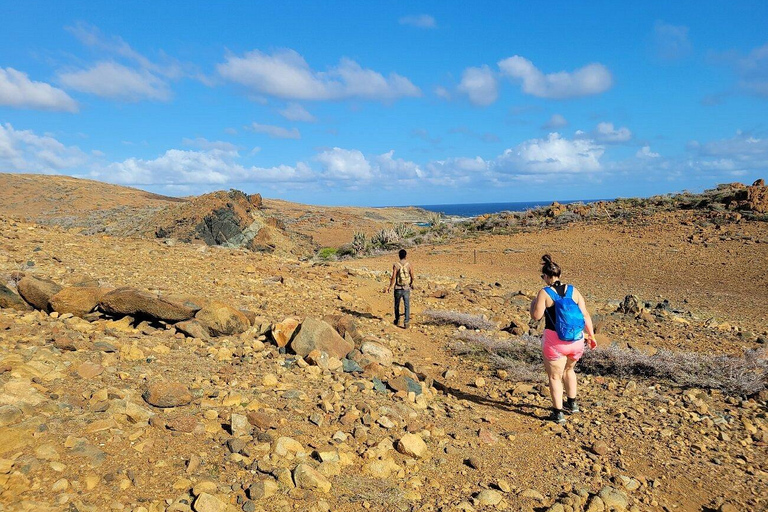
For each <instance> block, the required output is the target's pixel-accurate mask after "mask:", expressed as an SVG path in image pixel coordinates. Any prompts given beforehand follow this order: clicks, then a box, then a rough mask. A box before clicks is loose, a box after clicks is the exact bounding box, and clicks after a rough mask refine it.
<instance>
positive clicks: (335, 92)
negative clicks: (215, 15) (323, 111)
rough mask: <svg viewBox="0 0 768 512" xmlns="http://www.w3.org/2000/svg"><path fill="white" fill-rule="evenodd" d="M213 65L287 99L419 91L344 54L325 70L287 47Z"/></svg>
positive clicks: (248, 84)
mask: <svg viewBox="0 0 768 512" xmlns="http://www.w3.org/2000/svg"><path fill="white" fill-rule="evenodd" d="M216 69H217V71H218V73H219V75H221V77H222V78H224V79H225V80H228V81H230V82H233V83H237V84H240V85H242V86H245V87H247V88H248V89H250V90H251V91H252V92H255V93H258V94H264V95H267V96H274V97H277V98H283V99H288V100H338V99H345V98H362V99H369V100H394V99H398V98H402V97H408V96H411V97H413V96H420V95H421V90H420V89H419V88H418V87H416V86H415V85H413V84H412V83H411V81H410V80H408V79H407V78H405V77H404V76H401V75H398V74H397V73H390V74H389V76H387V77H385V76H384V75H382V74H381V73H378V72H376V71H373V70H372V69H366V68H363V67H361V66H360V65H359V64H358V63H357V62H355V61H353V60H351V59H347V58H342V59H341V60H340V61H339V64H338V65H337V66H335V67H332V68H330V69H329V70H328V71H322V72H321V71H315V70H313V69H312V68H310V66H309V64H307V62H306V61H305V60H304V57H302V56H301V55H300V54H299V53H297V52H296V51H294V50H290V49H283V50H278V51H275V52H273V53H272V54H267V53H263V52H260V51H258V50H253V51H251V52H247V53H245V54H244V55H243V56H237V55H227V56H226V58H225V61H224V62H222V63H220V64H218V65H217V66H216Z"/></svg>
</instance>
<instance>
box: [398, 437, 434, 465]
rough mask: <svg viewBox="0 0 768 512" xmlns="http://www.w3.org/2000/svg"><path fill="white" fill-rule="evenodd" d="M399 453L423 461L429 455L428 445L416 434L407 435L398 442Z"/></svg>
mask: <svg viewBox="0 0 768 512" xmlns="http://www.w3.org/2000/svg"><path fill="white" fill-rule="evenodd" d="M396 448H397V451H398V452H400V453H402V454H403V455H408V456H409V457H414V458H416V459H421V458H423V457H425V456H426V455H427V443H425V442H424V440H423V439H422V438H421V437H419V436H417V435H416V434H405V435H404V436H403V437H401V438H400V440H399V441H398V442H397V446H396Z"/></svg>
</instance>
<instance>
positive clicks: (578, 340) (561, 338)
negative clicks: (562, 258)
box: [531, 254, 597, 423]
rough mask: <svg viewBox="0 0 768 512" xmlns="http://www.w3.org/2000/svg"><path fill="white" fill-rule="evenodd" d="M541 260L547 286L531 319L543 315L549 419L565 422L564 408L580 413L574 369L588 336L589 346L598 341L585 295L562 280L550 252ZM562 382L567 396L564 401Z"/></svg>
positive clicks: (542, 277) (537, 300) (593, 345)
mask: <svg viewBox="0 0 768 512" xmlns="http://www.w3.org/2000/svg"><path fill="white" fill-rule="evenodd" d="M541 261H542V267H541V279H543V280H544V282H545V283H546V286H545V287H544V288H542V289H541V290H539V293H538V295H537V296H536V298H535V299H534V300H533V302H531V318H533V319H534V320H541V317H544V322H545V326H544V335H543V336H542V339H541V350H542V355H543V359H544V369H545V370H546V371H547V376H548V377H549V394H550V396H551V397H552V415H551V416H550V419H551V420H552V421H555V422H557V423H564V422H565V416H564V415H563V409H565V411H566V412H568V413H576V412H579V406H578V404H577V403H576V372H575V371H574V368H575V366H576V361H578V360H579V359H580V358H581V356H582V355H583V354H584V340H585V335H586V340H587V341H588V343H589V347H590V348H595V347H596V346H597V344H596V342H595V331H594V329H593V327H592V318H591V317H590V316H589V311H587V306H586V304H585V302H584V297H583V296H582V295H581V293H579V290H577V289H576V288H575V287H574V286H573V285H569V284H563V283H561V282H560V272H561V270H560V266H559V265H558V264H557V263H555V262H554V261H552V257H551V256H550V255H549V254H545V255H544V256H542V258H541ZM563 384H565V393H566V395H567V399H566V401H565V404H563Z"/></svg>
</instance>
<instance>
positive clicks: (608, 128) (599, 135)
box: [591, 123, 632, 144]
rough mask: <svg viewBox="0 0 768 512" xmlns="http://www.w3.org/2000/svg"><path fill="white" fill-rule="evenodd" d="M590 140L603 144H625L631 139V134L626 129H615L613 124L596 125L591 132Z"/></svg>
mask: <svg viewBox="0 0 768 512" xmlns="http://www.w3.org/2000/svg"><path fill="white" fill-rule="evenodd" d="M591 136H592V138H593V139H595V140H596V141H598V142H601V143H604V144H615V143H619V142H627V141H628V140H630V139H631V138H632V132H631V131H630V130H629V128H627V127H624V126H623V127H621V128H615V127H614V126H613V123H598V125H597V127H596V128H595V130H594V131H593V132H592V135H591Z"/></svg>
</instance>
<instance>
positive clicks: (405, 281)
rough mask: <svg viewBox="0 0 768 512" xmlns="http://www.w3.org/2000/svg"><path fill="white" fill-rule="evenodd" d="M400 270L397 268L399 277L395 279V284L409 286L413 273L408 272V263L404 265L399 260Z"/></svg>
mask: <svg viewBox="0 0 768 512" xmlns="http://www.w3.org/2000/svg"><path fill="white" fill-rule="evenodd" d="M397 265H398V267H399V268H398V270H397V278H396V281H395V284H397V286H408V285H409V284H410V282H411V275H410V273H409V272H408V263H406V264H405V265H403V264H402V263H400V262H398V263H397Z"/></svg>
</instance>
